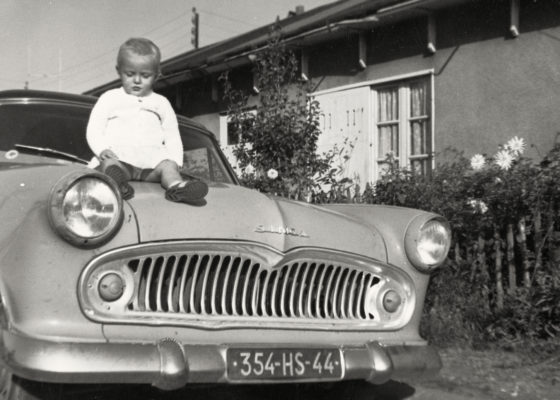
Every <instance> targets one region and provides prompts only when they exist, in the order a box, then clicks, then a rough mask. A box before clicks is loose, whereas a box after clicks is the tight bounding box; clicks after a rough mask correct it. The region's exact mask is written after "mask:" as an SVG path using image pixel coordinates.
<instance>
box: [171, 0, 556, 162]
mask: <svg viewBox="0 0 560 400" xmlns="http://www.w3.org/2000/svg"><path fill="white" fill-rule="evenodd" d="M509 4H510V2H509V1H501V0H496V1H492V2H488V1H479V2H473V3H470V2H469V3H466V5H463V6H459V7H453V8H450V9H444V10H440V11H438V12H436V13H435V21H436V48H437V51H436V53H435V54H430V53H428V52H427V50H426V43H427V39H426V38H427V17H417V18H414V19H408V20H404V21H402V22H396V23H394V24H391V25H385V26H374V27H373V28H372V30H370V31H369V32H368V33H367V36H366V43H367V59H366V63H367V67H366V68H365V69H361V68H360V67H359V65H358V34H357V33H355V32H354V33H352V32H351V31H349V33H348V34H347V35H346V36H344V37H342V38H338V39H333V40H329V41H328V42H327V43H326V44H320V45H315V46H313V47H311V48H308V49H307V51H308V54H309V76H310V78H311V79H312V82H314V83H315V84H316V91H318V92H320V91H324V90H336V88H340V87H344V86H347V85H356V84H360V83H361V82H369V83H371V82H376V81H381V80H383V81H385V80H387V79H391V78H392V77H398V76H402V75H408V74H413V73H415V72H418V71H427V70H431V71H433V76H434V79H433V85H434V87H433V96H434V103H433V106H434V110H433V119H434V121H433V127H434V151H435V152H436V160H437V159H438V156H437V154H438V152H441V151H442V150H443V149H445V148H447V147H453V148H456V149H459V150H462V151H464V153H465V155H466V156H470V155H472V154H474V153H487V154H489V155H491V154H493V153H494V152H495V150H496V149H497V146H498V145H499V144H502V143H504V142H505V141H507V140H508V139H509V138H511V137H513V136H519V137H523V138H524V139H525V140H526V141H527V142H528V144H529V145H531V146H532V147H529V148H528V149H527V150H528V151H527V154H528V155H529V156H534V157H538V156H539V154H540V155H544V154H545V153H546V152H547V151H548V150H549V149H550V148H551V147H552V145H553V144H554V143H555V140H556V136H557V133H558V132H560V112H558V110H559V109H560V2H557V1H554V2H553V1H534V0H521V10H520V26H519V32H520V35H519V36H518V37H517V38H513V37H512V36H511V35H510V33H509V26H510V9H509ZM233 73H234V76H235V77H236V79H237V81H238V82H240V84H242V85H245V86H246V87H250V86H249V85H250V84H251V81H250V76H251V75H250V67H245V68H242V69H240V70H237V71H234V72H233ZM215 78H216V77H208V76H207V77H201V79H198V80H195V81H191V82H188V83H186V84H183V85H184V86H183V87H182V88H179V90H178V91H177V88H169V89H168V91H169V92H168V97H170V98H175V99H176V100H177V99H178V96H179V97H181V98H182V100H181V101H178V102H177V104H178V107H177V109H178V112H180V113H182V114H185V115H187V116H190V117H193V118H194V119H196V120H198V121H199V122H202V123H203V124H205V125H206V126H208V127H209V129H210V130H211V131H213V132H214V133H215V134H216V136H217V137H218V136H219V113H220V112H223V111H225V108H226V107H225V105H224V104H223V103H222V102H221V100H220V101H218V102H215V101H212V98H211V92H212V86H211V81H212V79H215ZM173 90H175V92H173ZM177 93H180V95H179V94H177ZM164 94H165V93H164ZM218 98H219V99H221V94H219V96H218ZM368 126H370V129H375V125H374V124H369V125H368ZM439 159H440V160H441V156H440V157H439Z"/></svg>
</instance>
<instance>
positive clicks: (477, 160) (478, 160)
mask: <svg viewBox="0 0 560 400" xmlns="http://www.w3.org/2000/svg"><path fill="white" fill-rule="evenodd" d="M485 163H486V160H485V158H484V156H483V155H482V154H475V155H474V156H472V158H471V168H472V169H474V170H479V169H482V167H484V164H485Z"/></svg>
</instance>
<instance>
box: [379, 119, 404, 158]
mask: <svg viewBox="0 0 560 400" xmlns="http://www.w3.org/2000/svg"><path fill="white" fill-rule="evenodd" d="M391 152H392V153H393V155H394V156H395V157H398V156H399V127H398V126H397V125H387V126H380V127H379V151H378V153H377V156H378V157H379V158H380V159H385V158H386V157H387V153H391Z"/></svg>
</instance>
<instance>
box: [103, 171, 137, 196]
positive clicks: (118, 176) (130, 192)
mask: <svg viewBox="0 0 560 400" xmlns="http://www.w3.org/2000/svg"><path fill="white" fill-rule="evenodd" d="M105 174H106V175H109V176H110V177H111V178H113V180H114V181H115V182H116V183H117V186H118V187H119V190H120V192H121V195H122V197H123V199H124V200H129V199H132V197H134V188H133V187H132V186H130V184H129V183H128V176H127V174H126V171H125V170H123V169H122V168H121V167H119V166H118V165H110V166H108V167H107V168H106V169H105Z"/></svg>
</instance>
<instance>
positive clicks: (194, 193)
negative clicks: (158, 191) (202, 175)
mask: <svg viewBox="0 0 560 400" xmlns="http://www.w3.org/2000/svg"><path fill="white" fill-rule="evenodd" d="M207 194H208V185H207V184H206V183H204V182H202V181H198V180H193V181H183V182H181V183H178V184H177V185H173V186H171V187H170V188H168V189H167V190H166V191H165V198H166V199H167V200H171V201H175V202H181V203H196V202H198V201H200V200H202V199H203V198H204V197H205V196H206V195H207Z"/></svg>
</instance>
